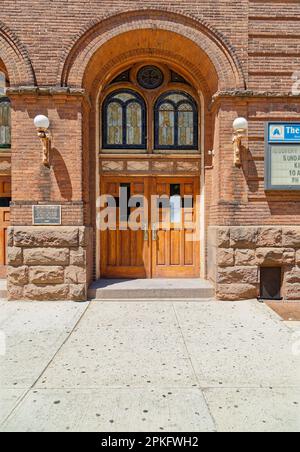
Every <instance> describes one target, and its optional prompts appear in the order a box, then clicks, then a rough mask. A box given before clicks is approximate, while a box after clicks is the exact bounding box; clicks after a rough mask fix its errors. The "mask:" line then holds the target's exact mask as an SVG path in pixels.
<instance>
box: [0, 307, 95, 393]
mask: <svg viewBox="0 0 300 452" xmlns="http://www.w3.org/2000/svg"><path fill="white" fill-rule="evenodd" d="M87 306H88V303H82V304H80V303H71V302H49V303H48V302H43V303H38V302H10V303H6V304H5V305H2V306H1V309H0V331H1V334H2V338H3V337H4V339H5V342H6V353H5V355H4V356H0V388H2V389H3V388H10V389H19V388H30V387H31V386H32V385H33V384H34V382H35V381H36V379H37V378H38V377H39V376H40V374H41V372H43V370H44V368H45V367H46V366H47V365H48V363H49V361H50V360H51V359H52V357H53V356H54V354H55V353H56V352H57V350H58V349H59V347H60V346H61V345H62V344H63V342H64V341H65V340H66V338H67V337H68V335H69V334H70V332H71V331H72V329H73V328H74V326H75V325H76V323H77V321H78V320H79V319H80V317H81V316H82V314H83V312H84V311H85V310H86V309H87Z"/></svg>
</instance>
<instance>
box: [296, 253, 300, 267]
mask: <svg viewBox="0 0 300 452" xmlns="http://www.w3.org/2000/svg"><path fill="white" fill-rule="evenodd" d="M296 264H297V265H299V266H300V250H298V251H296Z"/></svg>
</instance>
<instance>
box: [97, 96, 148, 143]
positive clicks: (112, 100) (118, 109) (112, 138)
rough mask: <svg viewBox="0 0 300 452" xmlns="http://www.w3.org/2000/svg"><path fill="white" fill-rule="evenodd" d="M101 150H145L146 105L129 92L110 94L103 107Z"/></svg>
mask: <svg viewBox="0 0 300 452" xmlns="http://www.w3.org/2000/svg"><path fill="white" fill-rule="evenodd" d="M102 123H103V148H104V149H146V105H145V102H144V100H143V98H142V97H141V96H140V95H139V94H138V93H136V92H134V91H131V90H122V91H116V92H114V93H112V94H110V95H109V96H108V97H107V99H106V100H105V102H104V105H103V117H102Z"/></svg>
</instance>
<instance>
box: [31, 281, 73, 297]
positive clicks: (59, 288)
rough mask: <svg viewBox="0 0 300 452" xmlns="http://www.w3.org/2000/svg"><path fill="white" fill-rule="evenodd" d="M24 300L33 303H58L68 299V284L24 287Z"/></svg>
mask: <svg viewBox="0 0 300 452" xmlns="http://www.w3.org/2000/svg"><path fill="white" fill-rule="evenodd" d="M23 293H24V298H26V299H28V300H35V301H60V300H68V299H69V286H68V284H57V285H54V286H36V285H34V284H29V285H27V286H25V287H24V292H23Z"/></svg>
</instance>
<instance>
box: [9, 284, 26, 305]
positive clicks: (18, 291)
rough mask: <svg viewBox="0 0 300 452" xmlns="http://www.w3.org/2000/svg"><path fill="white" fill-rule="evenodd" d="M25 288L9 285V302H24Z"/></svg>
mask: <svg viewBox="0 0 300 452" xmlns="http://www.w3.org/2000/svg"><path fill="white" fill-rule="evenodd" d="M23 289H24V287H23V286H16V285H15V284H10V283H9V282H8V284H7V299H8V300H9V301H16V300H17V301H21V300H23V298H24V297H23Z"/></svg>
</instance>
